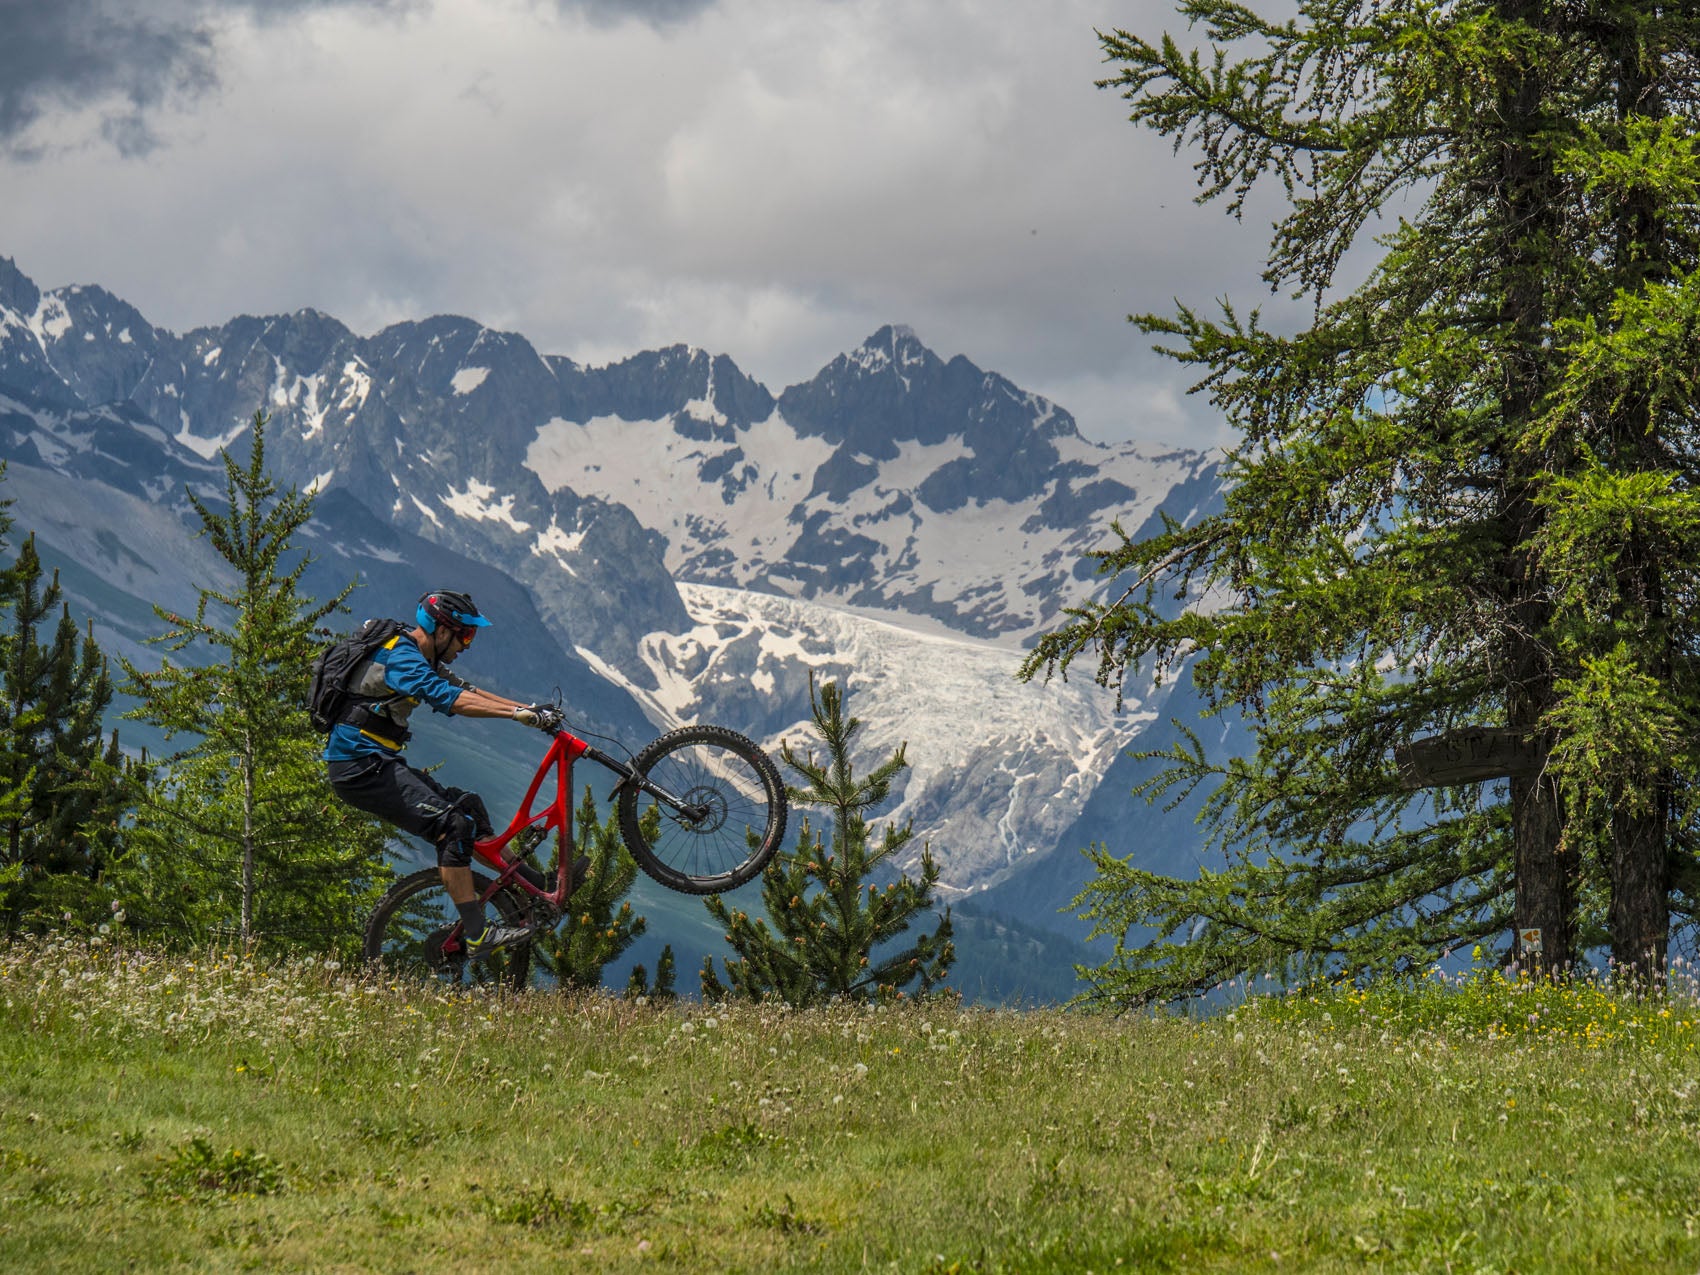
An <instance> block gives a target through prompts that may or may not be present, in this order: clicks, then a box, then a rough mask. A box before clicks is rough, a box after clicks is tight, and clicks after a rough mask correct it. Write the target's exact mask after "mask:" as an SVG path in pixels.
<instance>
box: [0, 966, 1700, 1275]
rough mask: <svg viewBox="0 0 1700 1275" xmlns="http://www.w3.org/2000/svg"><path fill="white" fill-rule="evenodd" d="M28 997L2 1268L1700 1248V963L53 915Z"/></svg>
mask: <svg viewBox="0 0 1700 1275" xmlns="http://www.w3.org/2000/svg"><path fill="white" fill-rule="evenodd" d="M1678 982H1679V983H1680V984H1682V985H1683V987H1684V988H1686V982H1685V980H1681V979H1679V980H1678ZM0 1003H3V1012H0V1268H3V1269H7V1270H19V1271H23V1270H28V1271H83V1270H87V1271H117V1270H125V1269H134V1270H172V1269H185V1270H197V1271H201V1270H210V1271H224V1270H246V1269H256V1270H258V1269H264V1270H310V1271H349V1272H353V1271H385V1272H394V1271H456V1272H467V1271H506V1270H520V1269H532V1270H557V1269H559V1270H566V1269H575V1270H596V1271H647V1270H655V1271H663V1270H673V1271H751V1272H759V1271H774V1270H813V1269H819V1270H826V1271H861V1270H876V1271H887V1270H896V1271H924V1272H967V1271H1023V1272H1026V1271H1034V1272H1037V1271H1070V1272H1078V1271H1094V1272H1106V1271H1114V1270H1118V1269H1120V1270H1150V1271H1182V1270H1185V1271H1257V1270H1265V1271H1342V1270H1354V1271H1355V1270H1387V1271H1466V1272H1474V1271H1522V1272H1532V1271H1600V1270H1611V1271H1680V1272H1684V1275H1692V1272H1694V1271H1695V1270H1696V1269H1697V1268H1700V1234H1697V1227H1700V1054H1697V1053H1696V1050H1695V1042H1696V1039H1697V1038H1700V1011H1697V1008H1696V1005H1695V1002H1694V1000H1693V998H1692V996H1691V995H1690V994H1689V993H1688V991H1686V990H1679V991H1678V993H1677V994H1676V995H1674V996H1672V997H1671V998H1670V999H1667V1000H1664V1001H1644V1000H1636V999H1635V998H1633V997H1630V996H1627V995H1617V994H1613V993H1612V992H1610V991H1609V990H1608V989H1605V988H1602V987H1600V986H1598V985H1595V984H1584V985H1582V986H1578V987H1574V988H1570V989H1566V990H1558V989H1555V988H1552V987H1540V986H1531V985H1517V984H1508V983H1506V982H1505V981H1504V980H1502V979H1500V978H1499V977H1497V976H1495V975H1486V974H1484V975H1481V976H1478V977H1476V978H1473V979H1471V980H1468V981H1466V982H1464V983H1462V984H1457V983H1450V984H1449V983H1446V982H1444V980H1441V979H1439V978H1434V979H1431V980H1429V981H1428V982H1425V983H1421V984H1417V985H1413V986H1408V987H1401V988H1388V989H1379V990H1375V991H1371V992H1368V993H1365V992H1362V991H1358V990H1355V989H1349V988H1341V989H1335V990H1331V991H1327V992H1323V993H1320V994H1317V995H1268V996H1256V997H1251V998H1249V999H1245V1000H1244V1001H1243V1002H1242V1003H1241V1004H1239V1005H1238V1006H1237V1007H1234V1008H1231V1009H1222V1010H1219V1011H1218V1012H1216V1013H1215V1014H1214V1015H1212V1016H1211V1017H1209V1018H1207V1019H1202V1020H1195V1019H1192V1018H1188V1017H1185V1016H1171V1015H1157V1016H1151V1015H1127V1016H1122V1017H1114V1016H1098V1015H1086V1014H1080V1013H1069V1012H1062V1011H1043V1012H1029V1013H1019V1014H1018V1013H1013V1012H1000V1011H987V1010H964V1009H959V1008H956V1007H954V1006H953V1005H950V1004H941V1003H935V1004H929V1005H923V1006H909V1005H897V1006H892V1007H888V1008H883V1009H874V1010H869V1009H862V1008H854V1007H848V1006H845V1007H838V1008H831V1009H825V1010H819V1011H809V1012H797V1011H788V1010H785V1009H782V1008H779V1007H776V1006H743V1007H736V1008H730V1009H727V1008H721V1007H714V1006H702V1005H694V1004H691V1005H687V1004H677V1005H644V1004H638V1003H633V1002H629V1001H625V1000H619V999H613V998H608V997H594V996H593V997H568V996H562V995H559V994H554V993H529V994H526V995H524V996H517V997H515V996H496V995H484V994H480V993H475V992H474V993H467V992H452V993H451V992H445V991H442V990H439V989H437V988H434V987H432V988H427V987H417V986H392V985H388V984H385V983H382V982H377V981H373V980H371V979H368V978H366V977H364V976H363V975H362V974H361V973H360V972H359V971H356V970H353V969H346V968H338V967H336V966H335V965H334V963H333V964H325V963H317V962H311V961H305V962H288V963H272V962H267V961H265V960H256V959H246V958H239V957H235V956H231V955H221V954H217V953H214V954H211V955H208V956H202V957H198V958H194V957H183V956H166V955H162V954H159V953H153V952H148V951H136V950H127V949H124V948H114V947H110V946H103V945H101V943H100V941H99V940H94V941H93V942H92V943H91V941H89V940H86V939H49V940H45V941H42V942H35V943H19V944H13V945H11V946H8V947H0Z"/></svg>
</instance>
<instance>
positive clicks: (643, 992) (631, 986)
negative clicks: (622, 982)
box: [626, 943, 679, 1001]
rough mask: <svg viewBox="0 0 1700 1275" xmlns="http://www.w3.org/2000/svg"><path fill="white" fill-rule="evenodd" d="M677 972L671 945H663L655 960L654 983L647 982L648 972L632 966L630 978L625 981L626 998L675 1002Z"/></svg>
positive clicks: (676, 997) (676, 995)
mask: <svg viewBox="0 0 1700 1275" xmlns="http://www.w3.org/2000/svg"><path fill="white" fill-rule="evenodd" d="M677 976H678V971H677V970H676V969H675V968H674V965H673V945H672V944H671V943H665V944H663V945H662V947H661V955H659V956H657V957H656V958H655V981H654V982H653V983H651V982H650V981H649V971H648V970H646V969H645V968H644V967H643V966H642V965H634V966H632V976H631V977H630V978H629V979H627V980H626V996H627V998H628V999H631V1000H636V999H637V998H638V997H640V996H642V997H645V998H647V999H649V1000H652V1001H672V1000H677V999H678V997H679V993H678V991H677V989H676V988H675V987H674V980H675V979H676V978H677Z"/></svg>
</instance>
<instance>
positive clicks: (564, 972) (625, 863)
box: [532, 786, 649, 988]
mask: <svg viewBox="0 0 1700 1275" xmlns="http://www.w3.org/2000/svg"><path fill="white" fill-rule="evenodd" d="M574 822H575V824H576V826H577V829H578V831H577V836H576V840H577V848H578V851H579V853H581V854H584V855H586V856H588V857H589V859H590V867H589V869H588V871H587V872H586V873H585V878H584V881H583V883H582V884H580V886H579V887H578V889H577V890H575V891H573V897H572V899H571V900H570V902H569V904H568V907H567V912H566V915H564V916H563V917H562V918H561V924H560V925H559V926H558V927H557V928H556V929H554V930H553V931H551V932H550V933H548V934H544V935H541V936H539V937H538V938H537V939H536V940H535V941H534V942H533V943H532V952H533V955H534V956H535V958H536V960H537V962H538V964H539V965H540V966H541V967H542V969H543V970H544V971H545V972H546V973H549V974H552V975H554V977H555V979H556V981H557V982H558V983H559V984H560V986H562V987H563V988H594V987H600V986H601V985H602V971H603V970H604V969H605V968H607V966H608V965H609V964H610V963H611V962H613V961H614V960H615V959H616V958H617V957H618V956H619V955H620V954H621V953H622V952H624V951H625V950H626V949H627V948H628V947H630V946H631V945H632V942H633V940H635V939H637V938H639V937H640V936H642V935H643V933H644V932H645V931H646V930H647V929H648V928H649V922H648V921H647V920H646V919H645V918H644V917H642V916H638V915H636V914H635V913H634V912H633V911H632V905H631V903H630V901H629V900H627V899H626V895H627V894H628V893H630V891H631V888H632V882H633V881H634V880H635V879H636V878H637V862H636V861H635V860H634V859H633V858H632V856H631V852H630V851H629V850H627V849H626V843H625V840H624V839H623V838H622V837H621V836H620V819H619V814H618V812H616V811H612V810H611V811H609V812H608V817H607V819H605V820H599V819H598V818H597V817H596V798H595V795H594V794H593V793H592V792H591V790H590V788H589V787H588V786H586V788H585V790H584V800H583V801H581V802H580V803H579V807H578V812H577V815H576V817H575V820H574ZM559 854H560V848H559V847H556V855H557V856H558V855H559ZM558 861H559V860H558V858H557V860H556V862H558ZM555 872H556V866H555V863H553V862H552V863H551V864H550V865H549V869H548V874H547V875H548V877H549V880H550V883H551V884H553V882H554V876H555Z"/></svg>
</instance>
